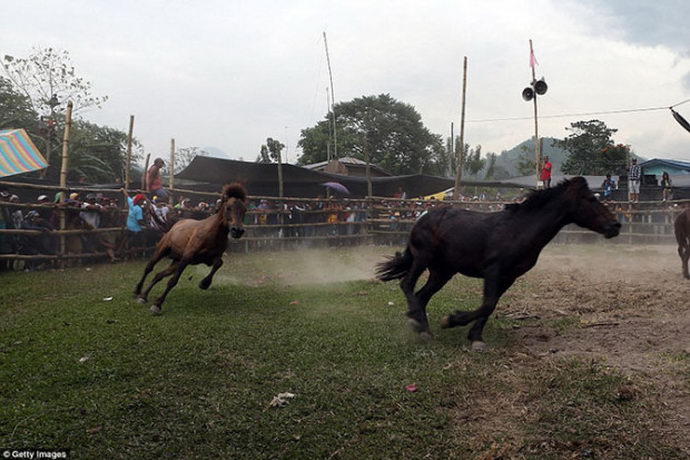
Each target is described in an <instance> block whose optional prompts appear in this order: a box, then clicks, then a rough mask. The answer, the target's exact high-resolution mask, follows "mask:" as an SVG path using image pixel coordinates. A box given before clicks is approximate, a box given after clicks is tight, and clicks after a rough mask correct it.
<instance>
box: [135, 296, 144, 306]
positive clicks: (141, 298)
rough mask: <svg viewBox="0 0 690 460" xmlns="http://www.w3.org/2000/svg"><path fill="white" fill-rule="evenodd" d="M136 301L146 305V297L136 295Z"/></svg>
mask: <svg viewBox="0 0 690 460" xmlns="http://www.w3.org/2000/svg"><path fill="white" fill-rule="evenodd" d="M137 302H139V303H140V304H142V305H146V299H145V298H143V297H137Z"/></svg>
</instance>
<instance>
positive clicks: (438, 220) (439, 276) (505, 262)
mask: <svg viewBox="0 0 690 460" xmlns="http://www.w3.org/2000/svg"><path fill="white" fill-rule="evenodd" d="M570 223H575V224H577V225H579V226H581V227H585V228H588V229H590V230H594V231H595V232H598V233H602V234H603V235H604V236H605V237H606V238H612V237H614V236H616V235H618V232H619V230H620V227H621V224H620V223H618V221H616V219H615V217H614V216H613V214H611V212H609V210H608V209H606V207H604V205H602V204H601V203H600V202H599V201H598V200H597V199H596V198H595V197H594V195H593V194H592V192H591V190H590V189H589V187H588V186H587V182H586V181H585V179H584V178H582V177H575V178H573V179H570V180H567V181H563V182H561V183H560V184H558V185H557V186H556V187H553V188H549V189H546V190H541V191H537V192H532V194H531V195H530V196H529V198H527V200H525V202H524V203H521V204H509V205H507V206H506V209H505V210H503V211H500V212H488V213H487V212H474V211H466V210H464V209H457V208H450V207H444V208H437V209H434V210H433V211H430V212H429V213H428V214H426V215H424V216H422V217H421V218H420V219H419V220H418V221H417V223H416V224H415V225H414V227H413V228H412V232H411V233H410V239H409V242H408V243H407V249H405V252H404V253H402V254H401V253H397V254H396V255H395V256H394V257H391V258H390V259H389V260H388V261H387V262H384V263H381V264H379V266H378V278H379V279H380V280H382V281H389V280H393V279H401V280H402V281H401V282H400V287H401V289H402V291H403V292H404V293H405V297H406V298H407V305H408V311H407V316H408V318H409V322H410V324H411V326H412V327H413V329H414V330H415V331H416V332H419V333H420V334H422V335H423V336H427V337H430V336H431V333H430V332H429V323H428V320H427V316H426V306H427V303H428V302H429V300H430V299H431V297H432V296H433V295H434V294H435V293H436V292H438V291H439V290H440V289H441V288H442V287H443V286H444V285H445V284H446V283H447V282H448V281H449V280H450V279H451V278H452V277H453V276H454V275H455V274H456V273H462V274H463V275H465V276H471V277H474V278H484V300H483V302H482V305H481V306H480V307H479V308H478V309H476V310H474V311H464V312H463V311H457V310H456V311H455V313H453V314H452V315H449V316H446V317H445V318H444V319H443V321H442V322H441V327H444V328H446V327H455V326H464V325H466V324H469V323H471V322H474V325H473V326H472V328H471V329H470V332H469V340H470V341H471V342H472V349H474V350H482V349H484V348H485V347H486V345H485V344H484V342H483V341H482V331H483V330H484V325H485V324H486V322H487V321H488V319H489V316H490V315H491V313H493V311H494V308H496V304H497V303H498V299H499V298H500V297H501V296H502V295H503V293H504V292H505V291H507V290H508V288H510V286H511V285H512V284H513V283H514V282H515V280H516V279H517V278H518V277H519V276H522V275H523V274H524V273H526V272H527V271H528V270H530V269H531V268H532V267H534V265H535V264H536V263H537V259H538V258H539V254H540V253H541V251H542V249H544V247H545V246H546V245H547V244H548V243H549V241H551V240H552V239H553V237H555V236H556V234H557V233H558V232H559V230H560V229H561V228H563V227H564V226H565V225H567V224H570ZM427 269H428V270H429V279H428V280H427V282H426V284H425V285H424V287H422V288H421V289H420V290H419V291H417V292H415V291H414V288H415V284H416V283H417V280H418V279H419V277H420V276H421V275H422V273H423V272H424V271H425V270H427Z"/></svg>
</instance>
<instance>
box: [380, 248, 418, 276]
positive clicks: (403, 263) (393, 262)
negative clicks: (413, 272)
mask: <svg viewBox="0 0 690 460" xmlns="http://www.w3.org/2000/svg"><path fill="white" fill-rule="evenodd" d="M413 259H414V258H413V257H412V253H411V252H410V248H409V246H408V247H407V248H405V251H404V252H396V253H395V255H394V256H393V257H389V258H388V260H387V261H385V262H381V263H380V264H378V265H377V266H376V277H377V278H378V279H380V280H381V281H392V280H397V279H400V278H404V277H405V275H407V271H408V270H409V269H410V267H411V266H412V261H413Z"/></svg>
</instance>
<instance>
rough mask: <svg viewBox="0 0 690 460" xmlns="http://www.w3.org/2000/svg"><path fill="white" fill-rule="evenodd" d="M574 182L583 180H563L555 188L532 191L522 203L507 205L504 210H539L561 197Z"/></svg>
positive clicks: (578, 178) (577, 178)
mask: <svg viewBox="0 0 690 460" xmlns="http://www.w3.org/2000/svg"><path fill="white" fill-rule="evenodd" d="M576 181H584V179H583V178H581V177H575V178H573V179H565V180H562V181H561V182H559V183H558V185H556V186H555V187H551V188H547V189H545V190H532V191H531V192H530V193H529V195H528V196H527V199H526V200H525V201H523V202H522V203H511V204H507V205H506V207H505V208H506V210H508V211H510V212H518V211H534V210H535V209H541V208H543V207H544V206H546V204H547V203H549V202H551V201H552V200H553V199H554V198H556V197H558V196H560V195H563V193H564V192H565V189H566V188H568V186H570V185H571V184H572V183H573V182H576Z"/></svg>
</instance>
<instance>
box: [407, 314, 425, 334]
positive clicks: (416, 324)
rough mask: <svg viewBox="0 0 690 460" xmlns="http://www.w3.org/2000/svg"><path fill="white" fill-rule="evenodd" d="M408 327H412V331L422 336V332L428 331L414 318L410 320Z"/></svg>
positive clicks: (408, 320)
mask: <svg viewBox="0 0 690 460" xmlns="http://www.w3.org/2000/svg"><path fill="white" fill-rule="evenodd" d="M407 325H408V326H410V329H412V331H413V332H416V333H418V334H421V333H422V332H425V331H426V329H424V327H423V326H422V323H420V322H419V321H417V320H416V319H414V318H408V319H407Z"/></svg>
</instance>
